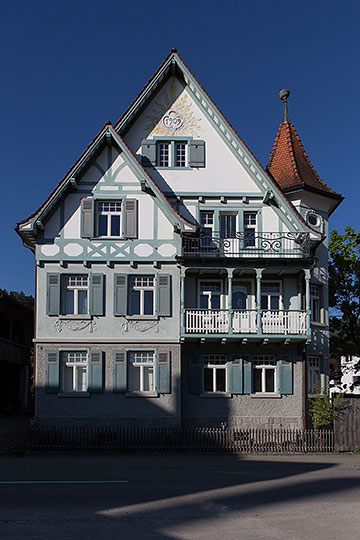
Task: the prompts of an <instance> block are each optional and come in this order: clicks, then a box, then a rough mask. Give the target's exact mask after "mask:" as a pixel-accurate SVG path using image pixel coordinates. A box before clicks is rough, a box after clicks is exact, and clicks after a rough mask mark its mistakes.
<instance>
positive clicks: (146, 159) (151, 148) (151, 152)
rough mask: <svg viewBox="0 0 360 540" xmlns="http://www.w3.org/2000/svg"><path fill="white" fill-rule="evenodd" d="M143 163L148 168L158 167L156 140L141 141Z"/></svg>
mask: <svg viewBox="0 0 360 540" xmlns="http://www.w3.org/2000/svg"><path fill="white" fill-rule="evenodd" d="M141 154H142V157H141V162H142V164H143V165H145V166H146V167H150V166H151V165H154V166H155V165H156V140H154V139H143V140H142V141H141Z"/></svg>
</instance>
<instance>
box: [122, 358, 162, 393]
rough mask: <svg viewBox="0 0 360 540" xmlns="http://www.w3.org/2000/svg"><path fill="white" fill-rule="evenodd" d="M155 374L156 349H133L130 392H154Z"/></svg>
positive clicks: (130, 363)
mask: <svg viewBox="0 0 360 540" xmlns="http://www.w3.org/2000/svg"><path fill="white" fill-rule="evenodd" d="M154 375H155V353H154V351H136V352H133V351H131V352H130V353H129V382H128V390H129V391H130V392H154V391H155V378H154Z"/></svg>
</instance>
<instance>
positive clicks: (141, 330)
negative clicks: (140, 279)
mask: <svg viewBox="0 0 360 540" xmlns="http://www.w3.org/2000/svg"><path fill="white" fill-rule="evenodd" d="M48 272H60V273H63V274H71V273H72V274H76V273H79V274H86V273H88V272H94V273H102V274H104V275H105V291H106V294H105V316H101V317H100V316H99V317H98V316H93V317H91V318H83V319H82V320H80V319H79V318H76V317H74V316H67V317H64V316H60V317H59V316H49V315H47V314H46V274H47V273H48ZM116 273H119V274H122V273H123V274H128V275H131V274H137V275H139V274H142V273H148V274H156V273H162V274H170V275H171V289H172V312H171V317H158V318H157V317H154V318H153V319H146V320H145V319H141V318H140V317H139V318H136V319H134V318H127V317H118V316H114V315H113V303H114V274H116ZM179 332H180V277H179V269H178V268H177V266H176V265H175V264H167V265H161V266H160V267H159V268H154V266H153V265H151V264H141V265H140V264H139V265H138V266H137V268H131V267H130V265H129V264H118V265H115V267H114V268H108V267H107V266H106V264H105V263H99V264H92V266H91V268H86V267H85V266H83V265H82V264H73V263H71V264H68V265H67V267H66V268H61V267H60V266H59V265H58V264H50V263H47V264H45V265H44V267H43V268H38V271H37V314H36V338H37V339H40V340H41V339H42V338H46V339H51V338H52V339H54V340H63V339H80V340H83V339H86V340H89V341H91V342H93V341H94V342H96V341H99V338H101V339H112V340H120V341H121V340H125V339H126V340H129V341H131V340H140V341H143V340H144V339H146V340H147V341H149V340H153V341H158V340H161V339H166V340H176V341H177V340H178V337H179Z"/></svg>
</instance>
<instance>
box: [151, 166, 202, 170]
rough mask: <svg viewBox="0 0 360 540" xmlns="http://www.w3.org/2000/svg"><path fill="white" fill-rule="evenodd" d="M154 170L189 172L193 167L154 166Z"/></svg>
mask: <svg viewBox="0 0 360 540" xmlns="http://www.w3.org/2000/svg"><path fill="white" fill-rule="evenodd" d="M155 167H156V169H158V170H160V171H191V170H192V168H193V167H188V166H187V167H160V166H157V165H155Z"/></svg>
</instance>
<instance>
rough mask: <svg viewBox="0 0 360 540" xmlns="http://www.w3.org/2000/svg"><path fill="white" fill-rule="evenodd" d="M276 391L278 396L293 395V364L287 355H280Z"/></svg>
mask: <svg viewBox="0 0 360 540" xmlns="http://www.w3.org/2000/svg"><path fill="white" fill-rule="evenodd" d="M276 372H277V391H278V393H279V394H292V393H293V364H292V362H291V357H290V356H289V355H280V356H279V357H278V361H277V365H276Z"/></svg>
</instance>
